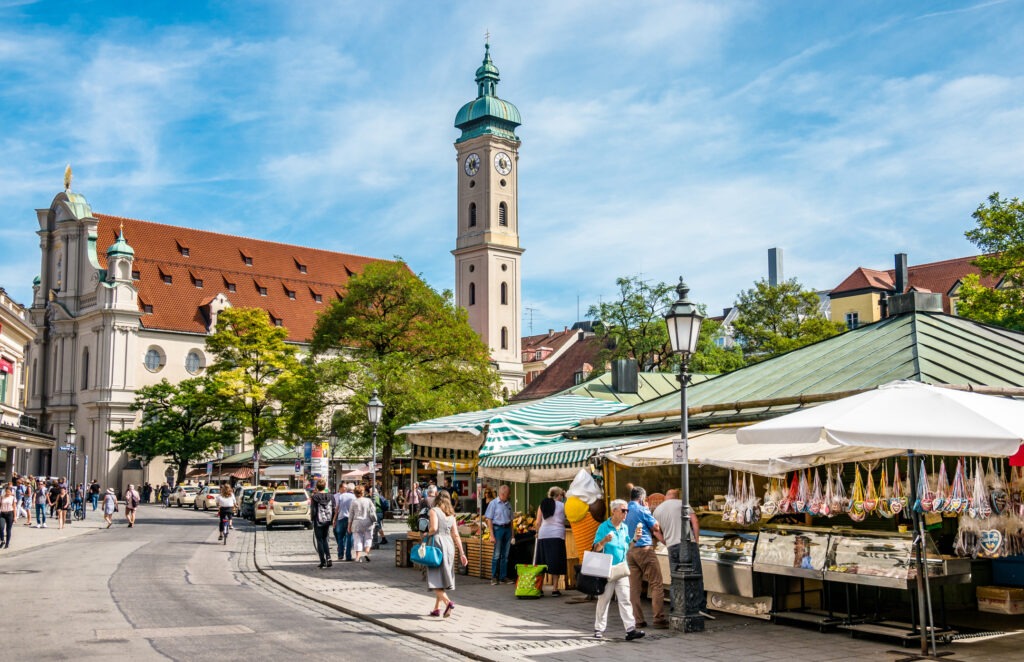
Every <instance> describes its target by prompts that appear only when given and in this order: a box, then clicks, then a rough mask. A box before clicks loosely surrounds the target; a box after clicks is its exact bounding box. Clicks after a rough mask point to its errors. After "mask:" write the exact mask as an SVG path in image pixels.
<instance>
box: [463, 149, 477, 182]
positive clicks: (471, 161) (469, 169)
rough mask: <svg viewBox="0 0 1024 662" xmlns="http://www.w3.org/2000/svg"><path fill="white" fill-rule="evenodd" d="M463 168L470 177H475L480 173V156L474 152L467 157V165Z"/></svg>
mask: <svg viewBox="0 0 1024 662" xmlns="http://www.w3.org/2000/svg"><path fill="white" fill-rule="evenodd" d="M463 167H464V168H465V170H466V174H467V175H469V176H470V177H473V176H475V175H476V173H478V172H480V155H479V154H477V153H475V152H474V153H473V154H470V155H469V156H467V157H466V163H465V165H464V166H463Z"/></svg>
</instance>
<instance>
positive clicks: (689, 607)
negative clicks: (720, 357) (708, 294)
mask: <svg viewBox="0 0 1024 662" xmlns="http://www.w3.org/2000/svg"><path fill="white" fill-rule="evenodd" d="M676 292H677V293H678V294H679V300H678V301H676V302H675V303H674V304H672V306H671V307H670V308H669V309H668V311H666V312H665V324H666V325H667V326H668V338H669V342H670V343H671V345H672V351H673V352H674V353H676V354H679V355H680V359H681V360H680V362H679V398H680V402H681V404H680V414H679V420H680V425H679V431H680V445H681V446H682V449H681V453H678V452H676V453H673V456H674V457H675V458H676V461H677V462H678V461H681V462H682V465H683V466H682V472H681V473H682V488H683V492H682V498H683V508H682V517H683V522H682V524H683V528H682V531H683V534H682V539H681V540H680V542H679V546H678V547H677V548H676V550H675V553H674V554H672V551H671V550H670V552H669V554H670V556H669V558H670V559H671V560H672V564H671V574H672V613H671V621H672V628H673V629H675V630H679V631H681V632H703V631H704V616H703V615H701V613H700V610H701V608H702V607H703V603H704V596H702V595H701V593H703V584H704V583H703V581H702V578H701V572H700V568H699V566H698V565H697V564H698V563H700V552H699V551H698V547H697V541H696V540H693V541H691V540H690V538H691V531H692V529H691V526H690V450H689V445H690V444H689V425H690V421H689V416H688V412H687V410H686V386H687V384H688V383H689V381H690V374H689V372H688V370H689V367H690V357H691V356H692V355H693V353H694V352H695V351H696V350H697V340H698V338H700V324H701V322H702V321H704V316H703V315H701V314H700V311H699V310H697V307H696V306H694V305H693V303H692V302H691V301H690V299H689V294H690V288H689V287H687V285H686V283H684V282H683V279H682V277H680V278H679V285H677V286H676Z"/></svg>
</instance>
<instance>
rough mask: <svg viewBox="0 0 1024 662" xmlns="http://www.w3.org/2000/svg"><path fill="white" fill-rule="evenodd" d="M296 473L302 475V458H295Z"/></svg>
mask: <svg viewBox="0 0 1024 662" xmlns="http://www.w3.org/2000/svg"><path fill="white" fill-rule="evenodd" d="M295 475H296V476H301V475H302V460H295Z"/></svg>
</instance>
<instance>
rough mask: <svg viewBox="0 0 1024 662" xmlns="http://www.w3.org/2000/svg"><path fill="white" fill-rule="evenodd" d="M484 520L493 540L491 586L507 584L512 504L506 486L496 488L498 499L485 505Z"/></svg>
mask: <svg viewBox="0 0 1024 662" xmlns="http://www.w3.org/2000/svg"><path fill="white" fill-rule="evenodd" d="M484 519H485V520H486V521H487V528H488V530H489V531H490V532H491V539H492V540H494V556H493V557H492V558H491V586H494V585H496V584H497V583H498V582H499V581H500V582H501V583H502V584H508V583H509V580H508V551H509V548H510V547H511V546H512V504H510V503H509V502H508V485H502V486H501V487H499V488H498V498H497V499H495V500H493V501H491V502H490V503H489V504H487V512H485V513H484Z"/></svg>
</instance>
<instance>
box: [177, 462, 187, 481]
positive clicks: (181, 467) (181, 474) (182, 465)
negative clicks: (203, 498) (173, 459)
mask: <svg viewBox="0 0 1024 662" xmlns="http://www.w3.org/2000/svg"><path fill="white" fill-rule="evenodd" d="M186 471H188V462H187V461H182V462H179V463H178V479H177V482H175V483H174V484H175V485H181V484H182V483H184V482H185V472H186Z"/></svg>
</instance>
